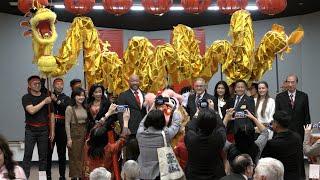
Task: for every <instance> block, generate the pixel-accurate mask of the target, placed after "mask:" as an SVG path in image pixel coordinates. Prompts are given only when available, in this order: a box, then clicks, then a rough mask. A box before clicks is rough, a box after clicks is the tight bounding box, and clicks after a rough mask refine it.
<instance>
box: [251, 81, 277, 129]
mask: <svg viewBox="0 0 320 180" xmlns="http://www.w3.org/2000/svg"><path fill="white" fill-rule="evenodd" d="M268 88H269V86H268V83H267V82H265V81H261V82H259V83H258V97H257V98H255V99H254V100H255V105H256V106H255V111H256V116H257V119H259V120H260V122H261V123H263V124H264V125H266V126H267V125H269V124H270V123H271V121H272V120H273V117H272V116H273V114H274V111H275V106H276V105H275V101H274V99H272V98H271V97H270V96H269V90H268Z"/></svg>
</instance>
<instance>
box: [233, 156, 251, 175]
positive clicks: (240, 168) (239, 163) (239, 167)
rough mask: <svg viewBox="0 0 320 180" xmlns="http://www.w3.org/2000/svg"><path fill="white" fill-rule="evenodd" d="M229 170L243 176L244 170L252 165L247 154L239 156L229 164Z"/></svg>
mask: <svg viewBox="0 0 320 180" xmlns="http://www.w3.org/2000/svg"><path fill="white" fill-rule="evenodd" d="M230 165H231V170H232V172H233V173H236V174H244V173H245V171H246V168H247V167H248V166H251V165H252V159H251V158H250V156H249V155H248V154H240V155H239V156H237V157H235V158H234V160H233V161H232V162H231V164H230Z"/></svg>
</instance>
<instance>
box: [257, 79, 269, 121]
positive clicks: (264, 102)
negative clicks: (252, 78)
mask: <svg viewBox="0 0 320 180" xmlns="http://www.w3.org/2000/svg"><path fill="white" fill-rule="evenodd" d="M260 84H264V85H265V86H266V87H267V88H269V85H268V83H267V82H265V81H260V82H259V83H258V84H257V86H258V87H259V85H260ZM269 97H270V96H269V90H268V91H267V94H266V97H265V98H264V101H263V104H262V108H261V112H260V115H261V117H265V112H266V107H267V104H268V100H269ZM260 102H261V95H260V94H259V92H258V97H257V103H256V108H255V111H256V114H258V112H257V110H258V107H259V104H260Z"/></svg>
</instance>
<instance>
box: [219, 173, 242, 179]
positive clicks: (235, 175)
mask: <svg viewBox="0 0 320 180" xmlns="http://www.w3.org/2000/svg"><path fill="white" fill-rule="evenodd" d="M220 180H246V179H245V178H244V177H243V176H242V175H241V174H235V173H231V174H230V175H228V176H225V177H223V178H221V179H220Z"/></svg>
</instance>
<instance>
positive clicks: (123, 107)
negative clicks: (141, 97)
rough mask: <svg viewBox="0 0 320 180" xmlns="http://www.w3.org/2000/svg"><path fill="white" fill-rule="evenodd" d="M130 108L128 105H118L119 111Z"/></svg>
mask: <svg viewBox="0 0 320 180" xmlns="http://www.w3.org/2000/svg"><path fill="white" fill-rule="evenodd" d="M127 108H128V105H118V106H117V112H124V111H126V109H127Z"/></svg>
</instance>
